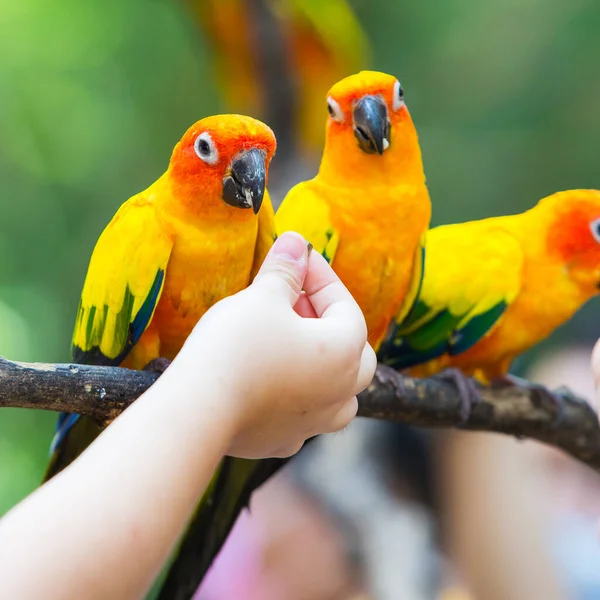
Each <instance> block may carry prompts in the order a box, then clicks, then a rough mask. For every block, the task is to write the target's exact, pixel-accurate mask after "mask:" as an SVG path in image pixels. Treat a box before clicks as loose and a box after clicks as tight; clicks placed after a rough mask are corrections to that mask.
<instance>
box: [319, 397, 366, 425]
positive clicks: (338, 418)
mask: <svg viewBox="0 0 600 600" xmlns="http://www.w3.org/2000/svg"><path fill="white" fill-rule="evenodd" d="M357 412H358V400H357V399H356V396H354V397H352V398H351V399H350V400H348V402H345V403H344V404H343V405H342V407H341V408H340V409H339V410H338V411H337V413H335V414H334V416H333V417H332V418H331V420H330V422H329V424H328V426H327V428H326V431H323V432H321V433H334V432H336V431H339V430H340V429H344V427H348V425H350V423H351V422H352V420H353V419H354V417H356V413H357Z"/></svg>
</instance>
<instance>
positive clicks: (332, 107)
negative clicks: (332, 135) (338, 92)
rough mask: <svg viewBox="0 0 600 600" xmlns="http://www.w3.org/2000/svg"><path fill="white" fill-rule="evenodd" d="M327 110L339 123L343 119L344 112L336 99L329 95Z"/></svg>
mask: <svg viewBox="0 0 600 600" xmlns="http://www.w3.org/2000/svg"><path fill="white" fill-rule="evenodd" d="M327 111H328V112H329V116H330V117H331V118H332V119H333V120H334V121H335V122H336V123H341V122H342V121H343V120H344V113H343V112H342V109H341V108H340V105H339V104H338V102H337V100H334V99H333V98H332V97H331V96H329V98H327Z"/></svg>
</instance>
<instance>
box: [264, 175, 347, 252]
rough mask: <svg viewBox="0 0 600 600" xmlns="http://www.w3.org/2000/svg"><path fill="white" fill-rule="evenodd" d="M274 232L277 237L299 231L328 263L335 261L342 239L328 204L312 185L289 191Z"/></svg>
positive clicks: (297, 186) (277, 217)
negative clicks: (332, 220)
mask: <svg viewBox="0 0 600 600" xmlns="http://www.w3.org/2000/svg"><path fill="white" fill-rule="evenodd" d="M275 228H276V230H277V234H278V235H281V234H282V233H283V232H284V231H297V232H298V233H299V234H301V235H303V236H304V238H305V239H306V240H308V241H309V242H310V243H311V244H312V246H313V249H314V250H316V251H317V252H319V253H320V254H322V255H323V256H324V257H325V259H326V260H327V262H329V263H331V262H332V261H333V259H334V256H335V251H336V250H337V247H338V244H339V241H340V236H339V233H338V232H337V231H336V230H335V229H334V227H333V225H332V222H331V218H330V214H329V207H328V206H327V203H326V202H324V201H323V200H322V199H321V198H320V197H319V196H318V195H317V194H315V192H314V191H313V190H312V182H311V181H305V182H303V183H299V184H298V185H296V186H294V187H293V188H292V189H291V190H290V191H289V193H288V195H287V196H286V197H285V198H284V200H283V202H282V203H281V206H280V207H279V210H278V211H277V214H276V215H275Z"/></svg>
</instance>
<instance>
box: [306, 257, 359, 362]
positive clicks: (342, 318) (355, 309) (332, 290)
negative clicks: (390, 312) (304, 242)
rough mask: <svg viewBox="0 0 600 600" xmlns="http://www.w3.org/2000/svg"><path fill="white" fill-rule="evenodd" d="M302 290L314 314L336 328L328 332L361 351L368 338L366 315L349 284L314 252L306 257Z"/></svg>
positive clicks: (333, 337)
mask: <svg viewBox="0 0 600 600" xmlns="http://www.w3.org/2000/svg"><path fill="white" fill-rule="evenodd" d="M304 290H305V291H306V295H307V296H308V298H309V300H310V303H311V304H312V305H313V308H314V309H315V313H316V314H317V316H318V317H320V318H321V319H322V320H327V321H331V323H330V325H331V326H333V328H334V329H335V331H332V330H330V331H329V332H328V333H327V335H328V336H332V339H337V340H338V341H339V342H340V343H342V344H344V343H347V344H348V345H349V347H350V348H356V351H357V352H360V351H361V349H362V347H363V345H364V343H365V341H366V339H367V325H366V323H365V318H364V316H363V314H362V312H361V310H360V308H359V306H358V304H357V303H356V301H355V300H354V298H353V297H352V294H350V292H349V291H348V288H346V286H345V285H344V284H343V283H342V281H341V280H340V278H339V277H338V276H337V275H336V273H335V272H334V270H333V269H332V268H331V267H330V266H329V264H328V263H327V261H326V260H325V259H324V258H323V257H322V256H321V255H320V254H317V253H316V252H313V253H312V254H311V255H310V257H309V261H308V273H307V274H306V279H305V280H304Z"/></svg>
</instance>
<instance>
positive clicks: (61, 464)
mask: <svg viewBox="0 0 600 600" xmlns="http://www.w3.org/2000/svg"><path fill="white" fill-rule="evenodd" d="M101 431H102V428H101V427H100V426H99V425H98V424H97V423H96V422H95V421H94V420H93V419H91V418H90V417H82V416H80V415H76V414H72V413H61V414H60V416H59V417H58V423H57V425H56V433H55V434H54V439H53V440H52V444H51V446H50V462H49V463H48V466H47V468H46V472H45V473H44V478H43V482H46V481H48V480H49V479H51V478H52V477H54V476H55V475H56V474H57V473H60V471H62V470H63V469H64V468H65V467H66V466H68V465H70V464H71V463H72V462H73V461H74V460H75V459H76V458H77V457H78V456H79V455H80V454H81V453H82V452H83V451H84V450H85V449H86V448H87V447H88V446H89V445H90V444H91V443H92V442H93V441H94V440H95V439H96V438H97V437H98V435H99V434H100V432H101Z"/></svg>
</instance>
